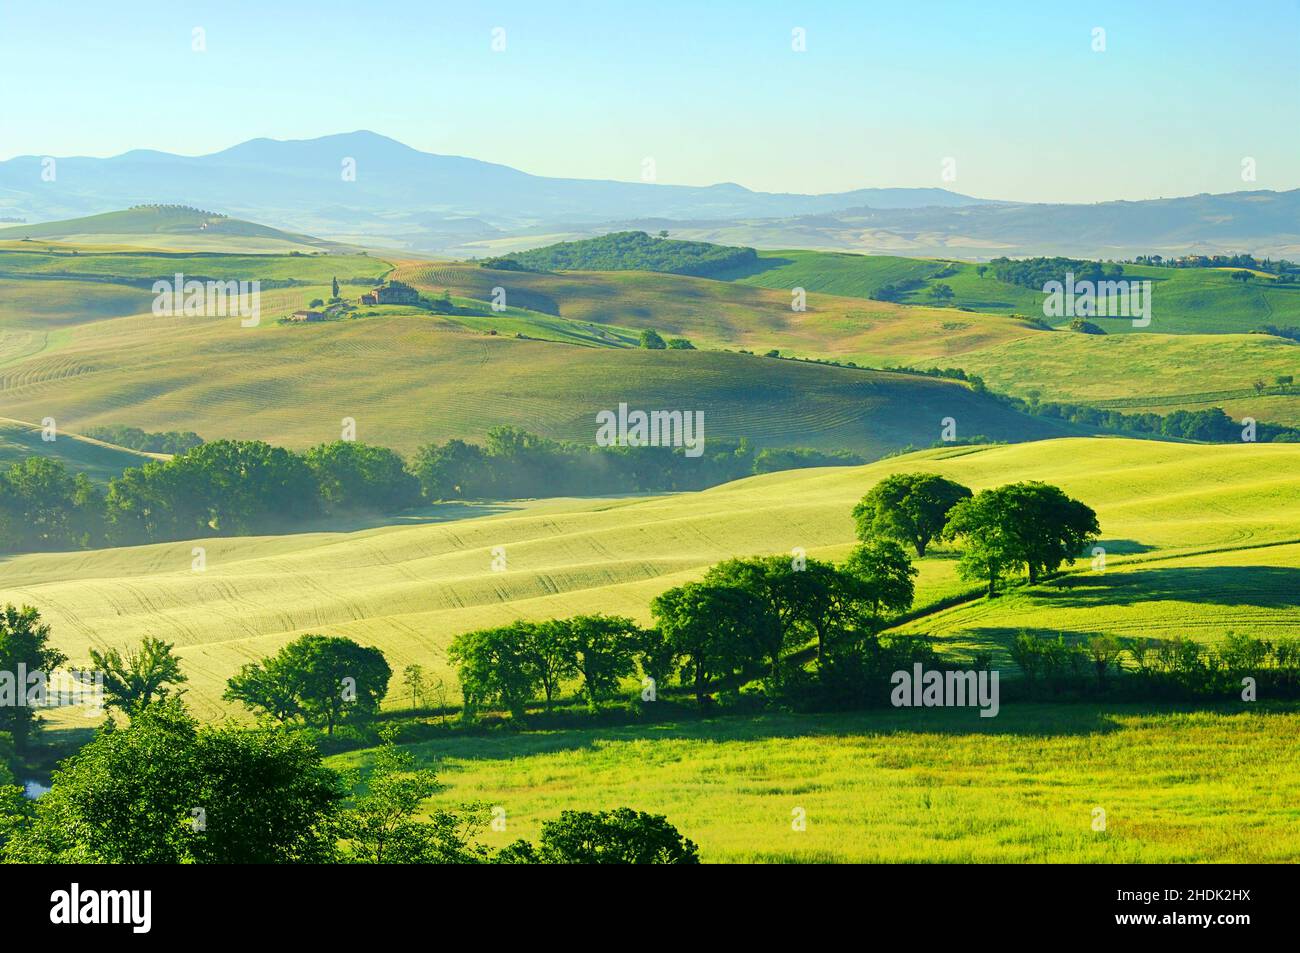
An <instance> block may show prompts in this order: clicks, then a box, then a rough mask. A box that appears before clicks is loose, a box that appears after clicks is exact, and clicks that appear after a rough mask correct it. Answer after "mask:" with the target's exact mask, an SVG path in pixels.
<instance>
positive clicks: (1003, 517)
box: [943, 490, 1023, 597]
mask: <svg viewBox="0 0 1300 953" xmlns="http://www.w3.org/2000/svg"><path fill="white" fill-rule="evenodd" d="M1014 519H1015V516H1014V514H1013V513H1012V511H1011V508H1010V507H1009V506H1008V505H1007V502H1006V500H1005V498H1004V495H1003V494H1002V493H1001V492H1000V490H982V491H980V492H979V493H977V494H975V496H973V497H971V498H970V499H967V500H962V501H961V502H959V503H958V504H956V505H955V506H954V507H953V508H952V510H951V511H950V512H949V514H948V522H947V524H946V525H945V527H944V531H943V536H944V538H945V539H961V540H962V541H963V543H964V548H963V550H962V554H961V558H960V559H958V560H957V574H958V575H959V576H961V578H963V579H984V580H987V581H988V594H989V596H990V597H991V596H995V595H997V584H998V582H999V581H1000V580H1001V579H1002V577H1003V576H1004V575H1006V574H1007V573H1008V572H1013V571H1014V570H1015V569H1016V568H1017V567H1018V566H1019V565H1021V564H1023V553H1022V550H1021V549H1020V548H1019V547H1018V545H1017V540H1016V533H1015V526H1014V525H1012V524H1013V522H1014Z"/></svg>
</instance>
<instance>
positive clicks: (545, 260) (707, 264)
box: [483, 232, 757, 275]
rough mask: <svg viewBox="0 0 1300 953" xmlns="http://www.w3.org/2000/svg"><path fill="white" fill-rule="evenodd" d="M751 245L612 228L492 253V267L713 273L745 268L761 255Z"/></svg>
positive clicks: (490, 264)
mask: <svg viewBox="0 0 1300 953" xmlns="http://www.w3.org/2000/svg"><path fill="white" fill-rule="evenodd" d="M756 257H757V256H756V255H755V252H754V249H752V248H732V247H729V246H727V245H714V244H710V243H709V242H682V241H676V240H673V239H668V238H663V237H651V236H650V235H647V234H646V233H645V232H611V233H610V234H608V235H601V236H600V237H598V238H585V239H582V240H580V241H575V242H560V243H559V244H556V245H547V246H545V247H543V248H534V249H532V250H531V251H522V252H511V253H510V254H508V255H503V256H501V257H500V258H489V259H487V260H486V261H484V262H483V265H484V266H486V267H489V268H492V269H493V270H523V271H661V272H667V273H670V274H676V275H711V274H713V273H715V272H720V271H724V270H726V269H732V268H738V267H744V266H746V265H750V264H752V263H753V262H754V261H755V260H756Z"/></svg>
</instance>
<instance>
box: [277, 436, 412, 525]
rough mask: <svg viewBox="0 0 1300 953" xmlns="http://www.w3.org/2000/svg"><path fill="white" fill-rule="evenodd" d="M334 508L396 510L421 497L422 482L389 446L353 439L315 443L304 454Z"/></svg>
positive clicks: (329, 506)
mask: <svg viewBox="0 0 1300 953" xmlns="http://www.w3.org/2000/svg"><path fill="white" fill-rule="evenodd" d="M303 460H304V462H306V464H307V466H308V468H309V469H310V470H311V472H312V475H313V476H314V477H315V481H316V484H317V486H319V488H320V490H319V492H320V498H321V500H322V501H323V502H324V503H325V506H326V508H327V509H329V510H330V511H331V512H346V511H371V512H379V513H395V512H398V511H400V510H404V509H407V508H408V507H411V506H415V505H416V504H417V503H419V501H420V482H419V480H417V479H416V478H415V477H414V476H413V475H412V474H411V473H410V472H408V471H407V469H406V461H404V460H403V459H402V458H401V456H400V455H398V454H397V453H395V452H394V451H392V450H389V449H388V448H387V447H374V446H370V445H369V444H364V443H357V442H356V441H353V440H335V441H334V442H333V443H326V444H321V445H320V446H318V447H312V448H311V449H310V450H308V451H307V453H306V454H304V456H303Z"/></svg>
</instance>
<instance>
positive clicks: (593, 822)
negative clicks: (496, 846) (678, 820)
mask: <svg viewBox="0 0 1300 953" xmlns="http://www.w3.org/2000/svg"><path fill="white" fill-rule="evenodd" d="M499 859H500V860H501V861H502V862H505V863H543V864H698V863H699V862H700V857H699V848H697V847H696V846H695V844H694V843H692V842H691V841H690V840H687V839H686V838H685V837H683V836H682V835H681V833H680V832H678V830H677V828H675V827H673V826H672V825H671V824H669V823H668V819H667V818H666V817H664V816H663V815H659V814H647V813H645V812H643V811H634V810H632V809H631V808H627V807H620V808H618V809H617V810H614V811H601V812H599V813H593V812H591V811H564V812H562V813H561V814H560V816H559V818H558V819H556V820H553V821H545V822H544V823H543V824H542V836H541V843H540V845H539V846H538V847H533V846H532V845H531V844H529V843H527V842H526V841H518V842H516V843H515V844H512V845H511V846H510V847H507V848H506V849H505V850H503V851H502V852H501V855H499Z"/></svg>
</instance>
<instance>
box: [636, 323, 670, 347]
mask: <svg viewBox="0 0 1300 953" xmlns="http://www.w3.org/2000/svg"><path fill="white" fill-rule="evenodd" d="M641 346H642V347H644V348H648V349H649V350H651V351H662V350H664V349H665V348H667V347H668V345H667V344H666V343H664V339H663V338H661V337H660V336H659V332H658V331H655V330H653V329H651V328H646V329H645V330H644V331H642V332H641Z"/></svg>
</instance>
